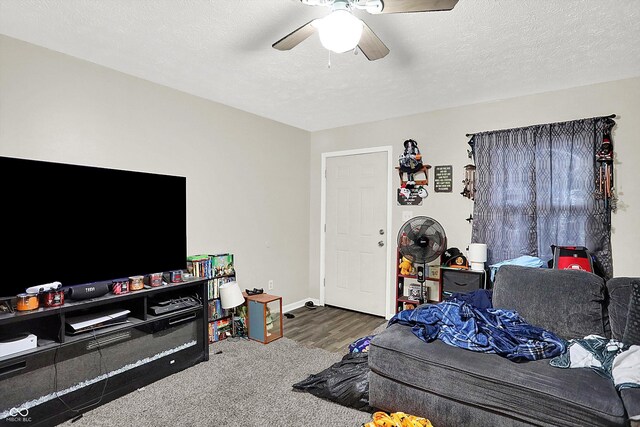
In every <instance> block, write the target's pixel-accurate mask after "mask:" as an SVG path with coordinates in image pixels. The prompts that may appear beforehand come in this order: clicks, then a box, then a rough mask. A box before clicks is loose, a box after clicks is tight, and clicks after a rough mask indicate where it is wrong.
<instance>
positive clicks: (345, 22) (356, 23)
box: [312, 10, 363, 53]
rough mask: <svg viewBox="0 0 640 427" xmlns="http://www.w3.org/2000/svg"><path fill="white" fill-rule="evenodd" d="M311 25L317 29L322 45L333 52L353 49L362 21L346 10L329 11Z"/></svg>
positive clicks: (359, 34)
mask: <svg viewBox="0 0 640 427" xmlns="http://www.w3.org/2000/svg"><path fill="white" fill-rule="evenodd" d="M312 25H313V26H314V27H316V28H317V29H318V35H319V36H320V43H322V46H324V47H325V49H328V50H330V51H332V52H335V53H344V52H347V51H349V50H353V49H355V47H356V46H358V43H359V42H360V37H361V36H362V28H363V26H362V21H361V20H359V19H358V18H356V17H355V16H353V15H352V14H351V13H350V12H349V11H346V10H336V11H334V12H331V13H330V14H329V15H327V16H325V17H324V18H322V19H316V20H315V21H313V23H312Z"/></svg>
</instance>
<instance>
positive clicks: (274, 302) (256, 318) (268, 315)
mask: <svg viewBox="0 0 640 427" xmlns="http://www.w3.org/2000/svg"><path fill="white" fill-rule="evenodd" d="M246 299H247V306H248V309H247V316H248V318H247V325H248V329H249V330H248V333H247V335H248V336H249V338H250V339H252V340H255V341H259V342H261V343H263V344H269V343H270V342H271V341H275V340H277V339H278V338H282V335H283V333H282V297H279V296H276V295H269V294H258V295H247V296H246Z"/></svg>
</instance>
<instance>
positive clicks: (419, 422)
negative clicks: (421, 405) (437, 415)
mask: <svg viewBox="0 0 640 427" xmlns="http://www.w3.org/2000/svg"><path fill="white" fill-rule="evenodd" d="M362 427H433V425H432V424H431V421H429V420H428V419H426V418H422V417H416V416H415V415H408V414H405V413H404V412H394V413H393V414H391V415H387V414H386V413H385V412H376V413H374V414H373V421H371V422H368V423H366V424H363V425H362Z"/></svg>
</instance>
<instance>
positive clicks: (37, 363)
mask: <svg viewBox="0 0 640 427" xmlns="http://www.w3.org/2000/svg"><path fill="white" fill-rule="evenodd" d="M186 296H197V299H199V300H200V302H201V304H199V305H197V306H194V307H189V308H186V309H183V310H178V311H175V312H171V313H166V314H162V315H158V316H154V315H152V314H147V310H148V307H150V306H151V305H153V304H155V303H157V301H159V300H163V299H172V298H178V297H186ZM206 302H207V279H205V278H195V279H191V280H188V281H184V282H182V283H178V284H169V285H165V286H160V287H156V288H150V289H146V288H145V289H144V290H140V291H134V292H130V293H127V294H123V295H112V294H109V295H106V296H103V297H100V298H95V299H90V300H86V301H68V302H65V304H64V305H63V306H61V307H55V308H40V309H38V310H34V311H31V312H15V313H3V314H0V335H7V336H11V335H13V336H15V335H18V334H20V333H25V332H29V333H33V334H35V335H36V336H37V337H38V346H37V347H36V348H34V349H31V350H27V351H24V352H21V353H15V354H11V355H8V356H5V357H1V358H0V396H2V399H0V423H2V422H3V421H6V420H5V419H4V418H3V413H4V414H5V418H6V414H7V411H8V410H10V409H11V408H12V407H18V406H16V405H23V404H27V402H34V401H43V396H44V401H43V403H40V404H38V405H37V406H32V407H29V408H28V409H29V416H30V417H31V420H32V421H31V423H30V425H55V424H57V423H60V422H62V421H65V420H67V419H69V418H72V417H73V416H75V415H76V414H75V413H74V412H72V411H69V410H68V408H67V407H66V406H65V405H63V404H62V402H60V401H59V400H58V399H48V400H47V396H51V395H52V393H53V392H60V390H62V389H65V388H66V387H72V388H71V390H72V391H70V392H69V393H68V394H66V395H65V396H68V398H65V402H66V403H67V404H69V405H70V406H71V407H82V406H84V405H83V402H85V404H86V403H87V402H90V401H91V400H96V401H97V400H98V399H97V398H99V397H100V396H96V395H95V393H96V390H99V391H100V392H101V390H102V384H103V383H104V379H99V378H100V374H102V372H99V371H95V369H96V368H95V367H96V366H97V367H100V369H102V367H105V368H104V369H106V366H108V367H109V369H113V372H114V373H113V374H112V375H110V376H109V380H108V382H107V390H106V392H105V395H104V396H102V397H103V399H102V400H101V404H102V403H106V402H108V401H110V400H112V399H114V398H116V397H118V396H121V395H123V394H126V393H129V392H131V391H133V390H135V389H136V388H139V387H142V386H144V385H146V384H149V383H151V382H153V381H156V380H158V379H160V378H162V377H164V376H167V375H170V374H173V373H175V372H178V371H180V370H182V369H185V368H188V367H189V366H192V365H194V364H197V363H199V362H202V361H206V360H208V359H209V345H208V344H209V343H208V341H209V339H208V328H207V316H208V313H207V303H206ZM111 309H128V310H130V311H131V313H130V314H129V316H128V319H127V322H125V323H122V324H117V325H112V326H107V327H104V328H99V329H94V330H90V331H87V332H81V333H78V334H74V335H71V334H68V333H67V332H66V330H65V323H66V319H67V318H70V317H73V316H76V315H84V314H98V313H101V312H103V311H106V310H111ZM98 350H100V351H99V352H98ZM97 358H100V360H102V358H104V360H102V361H101V362H100V363H97V360H98V359H97ZM102 362H104V363H102ZM71 367H73V368H71ZM92 369H93V370H92ZM58 375H60V378H63V379H64V381H67V382H68V384H66V383H65V384H61V383H60V381H57V382H54V381H53V377H54V376H58ZM96 378H98V379H97V380H96ZM21 381H27V382H28V383H29V384H34V386H33V387H31V386H30V387H28V388H25V387H21V386H19V384H21ZM91 381H96V382H97V383H99V385H98V386H95V385H93V386H91V385H86V384H90V383H91ZM55 384H57V390H56V389H55V388H54V385H55ZM78 384H85V385H82V386H81V387H80V388H79V389H77V390H76V389H75V388H73V387H76V386H78ZM14 390H20V391H19V392H15V391H14ZM5 397H6V398H7V399H5ZM5 406H6V407H5ZM92 408H93V407H92Z"/></svg>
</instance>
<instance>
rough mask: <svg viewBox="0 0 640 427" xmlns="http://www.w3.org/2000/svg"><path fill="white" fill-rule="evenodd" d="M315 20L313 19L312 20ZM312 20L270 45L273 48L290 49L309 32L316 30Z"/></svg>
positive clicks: (303, 39)
mask: <svg viewBox="0 0 640 427" xmlns="http://www.w3.org/2000/svg"><path fill="white" fill-rule="evenodd" d="M314 21H315V20H314ZM312 23H313V21H309V22H307V23H306V24H304V25H303V26H302V27H300V28H298V29H297V30H294V31H292V32H291V33H289V34H287V35H286V36H284V37H283V38H281V39H280V40H278V41H277V42H275V43H274V44H272V45H271V47H273V48H274V49H278V50H291V49H293V48H294V47H296V46H297V45H298V44H300V43H302V42H303V41H305V40H306V39H307V38H308V37H309V36H310V35H311V34H313V33H315V32H316V27H314V26H313V24H312Z"/></svg>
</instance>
